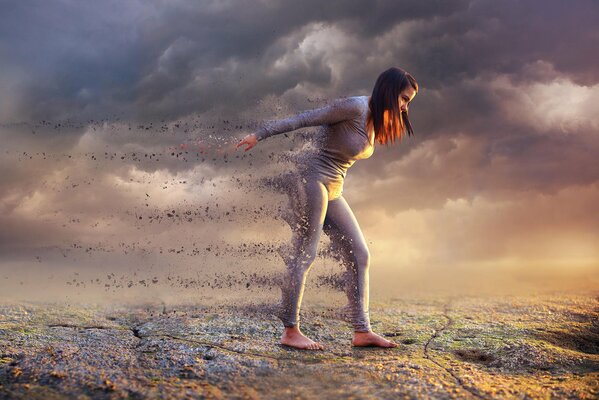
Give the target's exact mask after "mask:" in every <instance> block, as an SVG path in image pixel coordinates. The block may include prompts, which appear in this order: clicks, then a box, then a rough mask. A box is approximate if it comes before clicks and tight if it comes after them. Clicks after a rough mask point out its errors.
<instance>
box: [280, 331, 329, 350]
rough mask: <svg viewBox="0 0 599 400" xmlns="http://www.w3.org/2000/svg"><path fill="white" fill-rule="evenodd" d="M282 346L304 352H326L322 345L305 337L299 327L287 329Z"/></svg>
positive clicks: (282, 339) (282, 337) (282, 338)
mask: <svg viewBox="0 0 599 400" xmlns="http://www.w3.org/2000/svg"><path fill="white" fill-rule="evenodd" d="M281 344H283V345H285V346H290V347H295V348H296V349H302V350H324V347H323V346H322V345H321V344H320V343H317V342H315V341H313V340H311V339H309V338H307V337H306V336H304V334H303V333H301V332H300V330H299V328H298V327H297V326H294V327H293V328H285V332H283V336H281Z"/></svg>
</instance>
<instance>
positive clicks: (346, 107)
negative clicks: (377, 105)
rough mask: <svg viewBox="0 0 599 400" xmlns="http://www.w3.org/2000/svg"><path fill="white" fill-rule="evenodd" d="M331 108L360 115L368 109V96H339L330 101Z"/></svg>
mask: <svg viewBox="0 0 599 400" xmlns="http://www.w3.org/2000/svg"><path fill="white" fill-rule="evenodd" d="M331 106H332V107H333V108H336V109H339V110H343V111H344V112H345V113H348V112H349V113H351V114H355V115H356V116H360V115H362V114H363V113H364V112H365V111H366V110H368V96H348V97H340V98H338V99H336V100H334V101H333V102H332V103H331Z"/></svg>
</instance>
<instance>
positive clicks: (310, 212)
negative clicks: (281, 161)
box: [280, 179, 328, 328]
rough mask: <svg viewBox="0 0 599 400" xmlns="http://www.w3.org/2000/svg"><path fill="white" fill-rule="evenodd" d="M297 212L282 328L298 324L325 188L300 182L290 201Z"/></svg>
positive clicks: (285, 281)
mask: <svg viewBox="0 0 599 400" xmlns="http://www.w3.org/2000/svg"><path fill="white" fill-rule="evenodd" d="M293 202H294V204H292V206H293V207H294V209H295V210H296V211H297V212H296V213H295V215H297V216H298V217H297V218H294V223H293V224H290V225H293V226H292V247H291V254H290V255H289V258H288V262H287V271H286V274H285V277H284V279H283V282H282V287H281V291H282V310H281V314H280V318H281V320H282V321H283V324H284V325H285V327H288V328H290V327H294V326H296V325H298V323H299V312H300V306H301V302H302V297H303V292H304V286H305V282H306V278H307V275H308V271H309V270H310V267H311V266H312V264H313V262H314V259H315V258H316V254H317V248H318V242H319V240H320V236H321V233H322V225H323V222H324V218H325V215H326V211H327V202H328V193H327V190H326V188H325V186H324V185H323V184H322V183H321V182H319V181H317V180H315V179H312V180H307V181H306V182H305V183H303V182H302V185H301V188H300V190H298V191H297V193H296V196H295V197H294V198H293Z"/></svg>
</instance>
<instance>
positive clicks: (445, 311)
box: [424, 301, 489, 399]
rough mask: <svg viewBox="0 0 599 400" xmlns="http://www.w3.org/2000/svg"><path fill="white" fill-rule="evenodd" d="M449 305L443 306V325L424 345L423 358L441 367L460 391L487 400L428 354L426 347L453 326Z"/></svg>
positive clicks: (448, 303)
mask: <svg viewBox="0 0 599 400" xmlns="http://www.w3.org/2000/svg"><path fill="white" fill-rule="evenodd" d="M450 303H451V301H449V302H447V303H445V304H444V305H443V314H442V315H443V317H444V318H445V319H446V322H445V324H444V325H443V326H442V327H441V328H439V329H435V330H434V333H433V334H432V336H431V337H430V338H429V339H428V340H427V341H426V343H425V344H424V358H426V359H427V360H429V361H431V362H433V363H434V364H435V365H437V366H439V367H441V368H442V369H443V370H445V371H446V372H447V373H448V374H449V375H451V376H452V377H453V379H455V381H456V382H457V383H458V384H459V385H460V386H461V387H462V389H464V390H465V391H467V392H468V393H470V394H471V395H473V396H474V397H476V398H479V399H488V398H489V397H486V396H484V395H483V394H481V393H480V392H479V391H478V390H477V389H475V388H471V387H469V386H468V385H466V383H465V382H464V381H463V380H462V378H460V377H459V376H458V375H456V374H455V373H454V372H453V371H452V370H451V368H447V367H446V366H444V365H443V364H441V363H440V362H439V361H437V360H435V359H434V358H433V356H432V355H431V354H429V352H428V347H429V345H430V344H431V343H432V342H433V340H434V339H435V338H436V337H438V336H439V334H440V333H441V332H443V331H445V330H446V329H447V328H449V326H450V325H451V324H453V320H452V319H451V317H450V316H449V309H450Z"/></svg>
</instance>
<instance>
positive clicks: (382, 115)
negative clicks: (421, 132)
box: [366, 67, 418, 144]
mask: <svg viewBox="0 0 599 400" xmlns="http://www.w3.org/2000/svg"><path fill="white" fill-rule="evenodd" d="M408 86H412V87H413V88H414V90H415V91H416V92H418V83H417V82H416V79H414V77H413V76H412V75H410V74H409V73H408V72H406V71H404V70H403V69H401V68H397V67H391V68H389V69H388V70H386V71H384V72H383V73H381V74H380V75H379V77H378V78H377V80H376V83H375V84H374V89H373V90H372V96H370V101H369V102H368V116H367V118H366V131H367V132H370V131H371V129H372V127H373V126H374V138H375V140H376V141H378V142H379V143H380V144H389V143H395V140H396V139H398V140H401V138H402V136H403V135H404V134H405V133H407V134H408V136H411V135H413V134H414V131H413V129H412V124H410V120H409V119H408V112H407V111H401V110H400V109H399V103H398V101H397V99H398V97H399V95H400V93H401V92H402V91H403V90H404V89H406V88H407V87H408Z"/></svg>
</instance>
